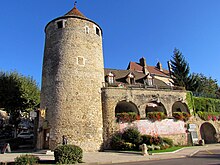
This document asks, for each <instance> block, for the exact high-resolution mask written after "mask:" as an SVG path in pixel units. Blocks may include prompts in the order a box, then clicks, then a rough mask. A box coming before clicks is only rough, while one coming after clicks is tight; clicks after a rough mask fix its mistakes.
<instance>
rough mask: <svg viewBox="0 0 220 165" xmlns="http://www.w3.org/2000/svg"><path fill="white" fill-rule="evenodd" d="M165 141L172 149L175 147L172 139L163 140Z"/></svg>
mask: <svg viewBox="0 0 220 165" xmlns="http://www.w3.org/2000/svg"><path fill="white" fill-rule="evenodd" d="M162 139H163V142H164V143H166V144H168V145H169V146H170V147H173V140H172V139H169V138H166V137H164V138H162Z"/></svg>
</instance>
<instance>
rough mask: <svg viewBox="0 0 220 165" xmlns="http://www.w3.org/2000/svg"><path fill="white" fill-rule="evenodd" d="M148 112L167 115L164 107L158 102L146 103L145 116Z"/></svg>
mask: <svg viewBox="0 0 220 165" xmlns="http://www.w3.org/2000/svg"><path fill="white" fill-rule="evenodd" d="M148 112H163V113H164V114H165V115H167V111H166V108H165V106H164V105H163V104H162V103H161V102H160V103H158V102H156V101H152V102H149V103H147V105H146V109H145V113H146V116H147V113H148Z"/></svg>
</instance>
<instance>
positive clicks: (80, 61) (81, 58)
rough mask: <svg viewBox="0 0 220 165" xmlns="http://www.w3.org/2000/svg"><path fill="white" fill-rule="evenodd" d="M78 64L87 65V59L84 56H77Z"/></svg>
mask: <svg viewBox="0 0 220 165" xmlns="http://www.w3.org/2000/svg"><path fill="white" fill-rule="evenodd" d="M77 64H78V65H81V66H84V65H85V59H84V57H80V56H79V57H78V58H77Z"/></svg>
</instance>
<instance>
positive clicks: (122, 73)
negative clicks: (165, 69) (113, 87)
mask: <svg viewBox="0 0 220 165" xmlns="http://www.w3.org/2000/svg"><path fill="white" fill-rule="evenodd" d="M110 72H111V73H113V74H114V75H115V79H116V80H118V79H122V78H126V77H127V76H128V75H129V73H133V74H134V76H135V79H136V80H139V79H142V78H144V77H145V76H146V75H145V74H143V73H140V72H136V71H130V70H119V69H105V76H106V75H108V74H109V73H110Z"/></svg>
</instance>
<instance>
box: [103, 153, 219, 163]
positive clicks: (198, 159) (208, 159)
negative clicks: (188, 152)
mask: <svg viewBox="0 0 220 165" xmlns="http://www.w3.org/2000/svg"><path fill="white" fill-rule="evenodd" d="M158 164H159V165H160V164H161V165H220V150H204V151H199V152H198V153H197V154H195V155H194V156H192V157H187V158H179V159H166V160H154V161H144V162H132V163H117V164H115V165H158ZM106 165H110V164H106Z"/></svg>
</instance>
